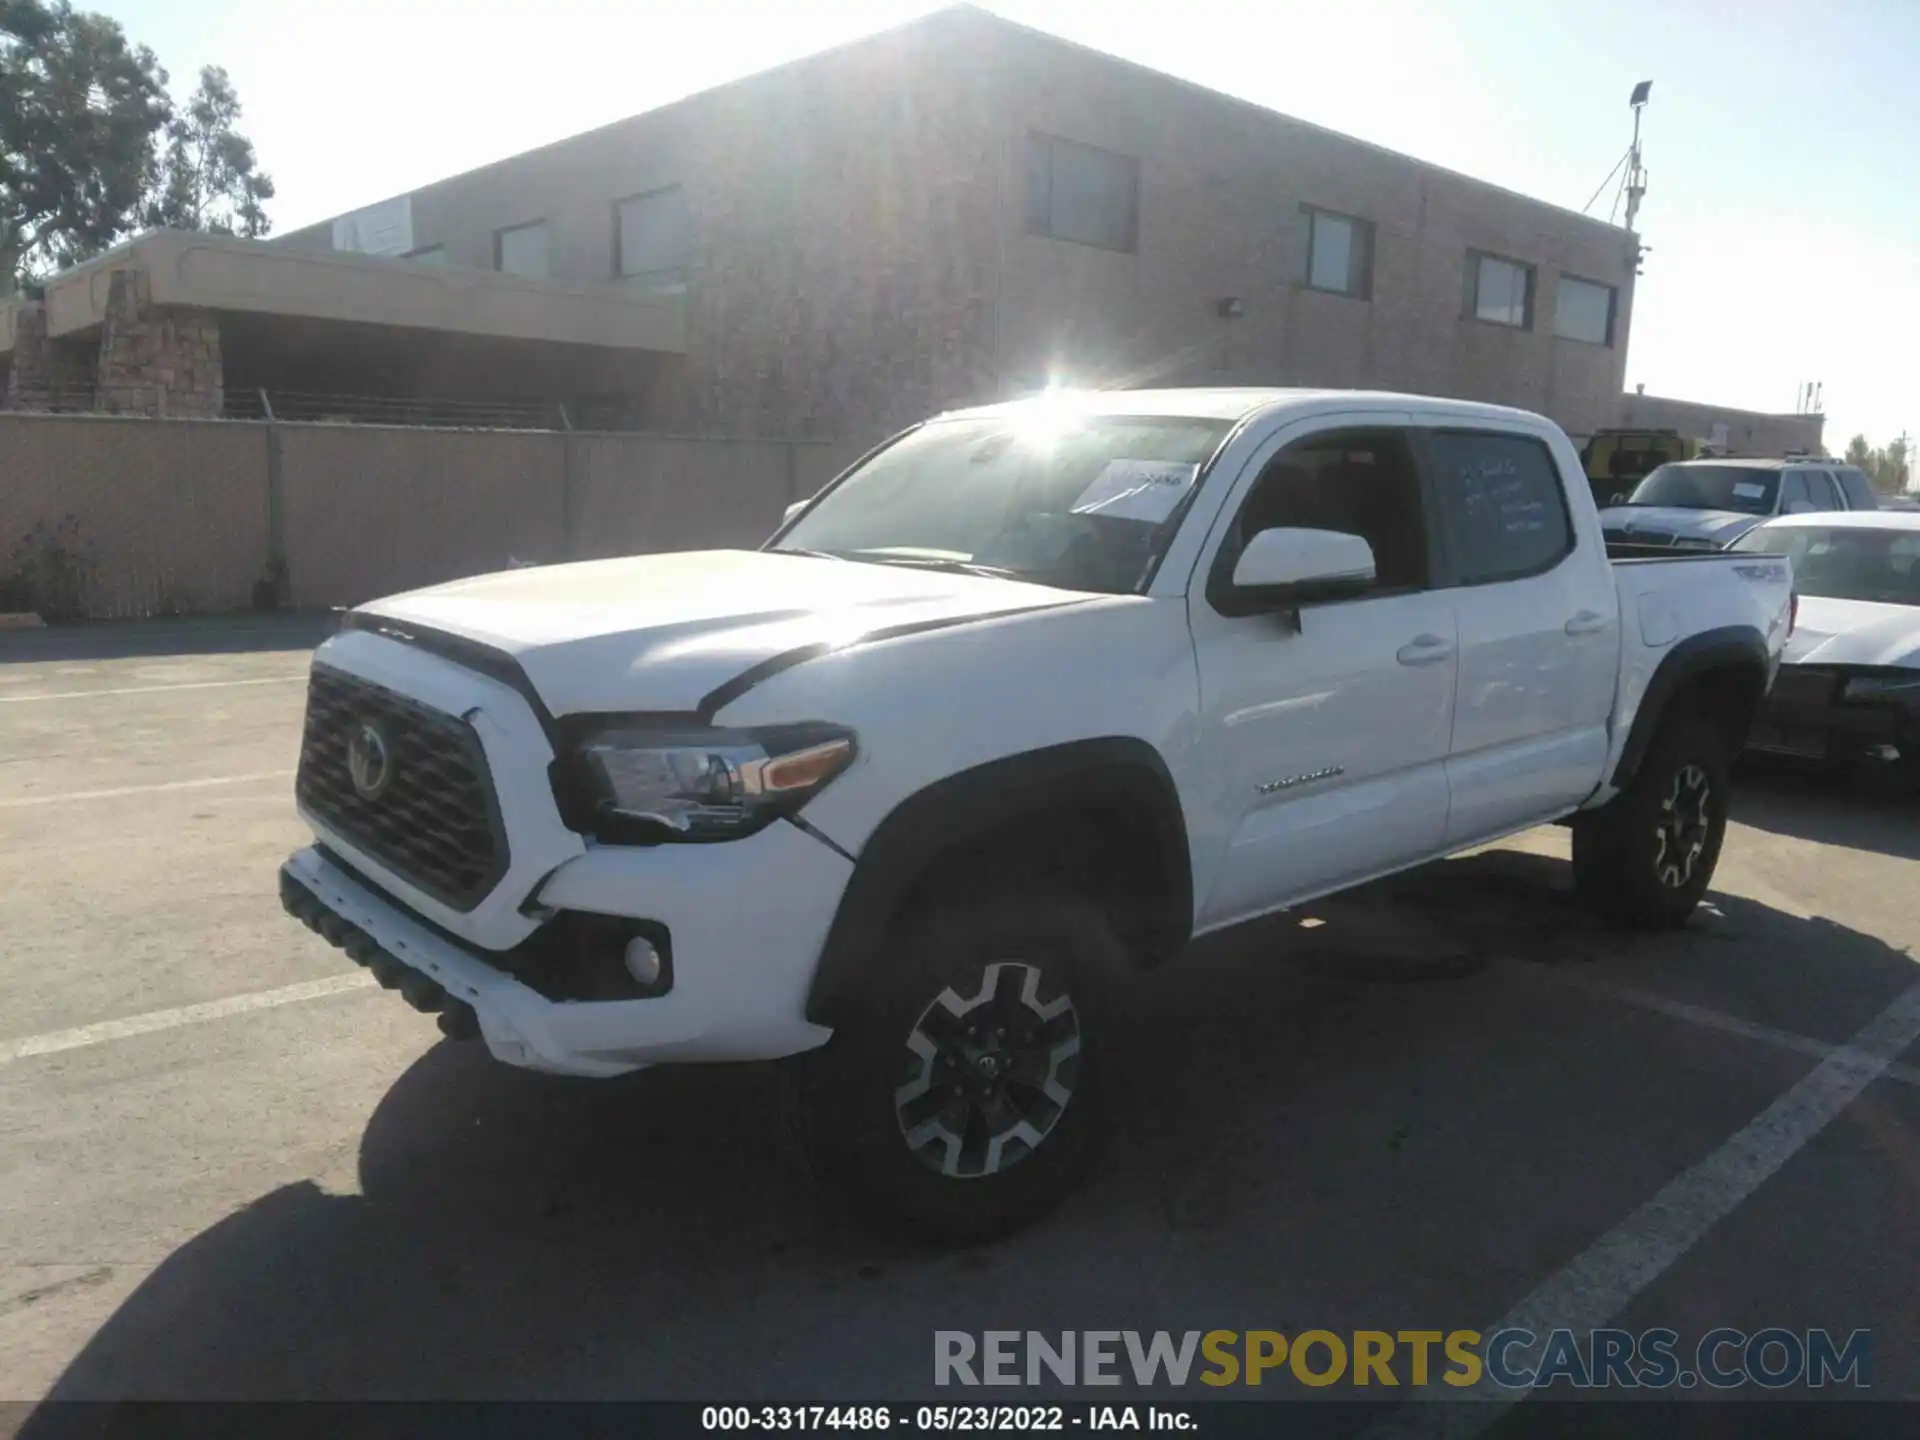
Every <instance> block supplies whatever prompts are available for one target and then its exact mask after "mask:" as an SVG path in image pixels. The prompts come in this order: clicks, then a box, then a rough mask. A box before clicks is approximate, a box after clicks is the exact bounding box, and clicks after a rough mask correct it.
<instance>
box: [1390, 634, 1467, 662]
mask: <svg viewBox="0 0 1920 1440" xmlns="http://www.w3.org/2000/svg"><path fill="white" fill-rule="evenodd" d="M1452 655H1453V642H1452V641H1451V640H1447V639H1444V638H1442V637H1441V636H1439V635H1416V636H1414V637H1413V639H1411V640H1409V641H1408V642H1407V643H1406V644H1405V645H1402V646H1401V647H1400V649H1399V652H1398V654H1397V655H1396V656H1395V658H1396V659H1398V660H1399V662H1400V663H1401V664H1402V665H1434V664H1438V663H1439V662H1440V661H1442V660H1446V659H1449V658H1450V657H1451V656H1452Z"/></svg>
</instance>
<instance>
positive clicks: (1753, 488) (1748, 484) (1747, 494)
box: [1733, 480, 1767, 500]
mask: <svg viewBox="0 0 1920 1440" xmlns="http://www.w3.org/2000/svg"><path fill="white" fill-rule="evenodd" d="M1733 493H1734V494H1736V495H1738V496H1739V497H1740V498H1741V499H1742V500H1758V499H1759V498H1760V497H1761V496H1762V495H1764V494H1766V493H1767V487H1766V486H1764V485H1755V484H1754V483H1753V482H1752V481H1750V480H1736V481H1734V482H1733Z"/></svg>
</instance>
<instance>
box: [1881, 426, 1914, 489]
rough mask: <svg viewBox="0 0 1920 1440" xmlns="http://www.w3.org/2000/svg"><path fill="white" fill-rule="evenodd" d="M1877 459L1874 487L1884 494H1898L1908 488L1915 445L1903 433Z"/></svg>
mask: <svg viewBox="0 0 1920 1440" xmlns="http://www.w3.org/2000/svg"><path fill="white" fill-rule="evenodd" d="M1875 459H1876V460H1877V461H1878V465H1877V467H1876V468H1875V470H1874V472H1873V477H1872V478H1873V488H1874V489H1876V490H1878V491H1879V492H1880V493H1881V494H1882V495H1898V494H1899V493H1900V492H1901V491H1903V490H1905V489H1906V488H1907V480H1908V478H1909V477H1910V475H1911V473H1912V470H1913V446H1912V444H1911V443H1910V442H1909V441H1908V440H1907V437H1906V436H1904V435H1902V436H1901V437H1900V438H1899V439H1898V440H1895V441H1894V442H1893V443H1892V444H1891V445H1889V446H1887V448H1886V449H1884V450H1881V451H1879V452H1878V453H1877V454H1876V456H1875Z"/></svg>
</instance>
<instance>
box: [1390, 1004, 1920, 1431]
mask: <svg viewBox="0 0 1920 1440" xmlns="http://www.w3.org/2000/svg"><path fill="white" fill-rule="evenodd" d="M1916 1040H1920V985H1913V986H1911V987H1909V988H1908V989H1907V990H1905V991H1904V992H1902V993H1901V995H1900V996H1899V997H1898V998H1897V999H1896V1000H1895V1001H1894V1002H1893V1003H1892V1004H1891V1005H1889V1006H1888V1007H1887V1008H1886V1009H1884V1010H1882V1011H1881V1012H1880V1013H1879V1014H1878V1015H1876V1016H1874V1017H1873V1019H1872V1020H1869V1021H1868V1022H1867V1024H1866V1026H1865V1027H1864V1028H1863V1029H1862V1030H1861V1031H1860V1033H1859V1034H1857V1035H1855V1036H1854V1037H1853V1039H1852V1040H1850V1041H1848V1042H1847V1043H1846V1044H1845V1045H1843V1046H1841V1047H1839V1048H1838V1049H1836V1050H1835V1051H1834V1052H1833V1053H1832V1054H1831V1055H1829V1056H1827V1058H1826V1059H1824V1060H1822V1061H1821V1062H1820V1063H1819V1064H1818V1065H1816V1066H1814V1067H1813V1069H1812V1070H1811V1071H1810V1072H1809V1073H1808V1074H1807V1075H1806V1077H1805V1078H1804V1079H1802V1080H1801V1081H1800V1082H1799V1083H1798V1084H1797V1085H1795V1086H1794V1087H1793V1088H1792V1089H1791V1090H1788V1091H1787V1093H1786V1094H1784V1095H1782V1096H1781V1097H1780V1098H1779V1099H1778V1100H1776V1101H1774V1102H1773V1104H1771V1105H1769V1106H1768V1107H1767V1108H1766V1109H1765V1110H1763V1111H1761V1112H1760V1114H1758V1115H1757V1116H1755V1117H1754V1118H1753V1119H1752V1120H1751V1121H1750V1122H1748V1124H1747V1126H1746V1128H1745V1129H1743V1130H1741V1131H1740V1133H1739V1134H1737V1135H1735V1136H1734V1137H1733V1138H1732V1139H1730V1140H1728V1141H1727V1142H1726V1144H1724V1145H1722V1146H1721V1147H1720V1148H1719V1149H1718V1150H1715V1151H1714V1152H1713V1153H1712V1154H1711V1155H1709V1156H1707V1157H1706V1158H1705V1159H1704V1160H1701V1161H1700V1162H1699V1163H1698V1164H1696V1165H1693V1166H1691V1167H1690V1168H1688V1169H1686V1170H1684V1171H1682V1172H1681V1173H1680V1174H1679V1175H1678V1176H1676V1177H1675V1178H1674V1179H1673V1180H1671V1181H1669V1182H1668V1183H1667V1184H1666V1185H1665V1186H1664V1187H1663V1188H1662V1189H1661V1190H1660V1192H1659V1193H1658V1194H1656V1195H1655V1196H1654V1197H1653V1198H1652V1199H1651V1200H1649V1201H1647V1202H1646V1204H1644V1205H1642V1206H1641V1207H1640V1208H1639V1209H1638V1210H1636V1211H1634V1212H1633V1214H1631V1215H1629V1216H1628V1217H1627V1218H1626V1219H1625V1220H1623V1221H1621V1222H1620V1223H1619V1224H1618V1225H1616V1226H1614V1228H1613V1229H1611V1230H1609V1231H1608V1232H1607V1233H1606V1234H1605V1235H1602V1236H1601V1237H1600V1238H1599V1240H1597V1241H1596V1242H1594V1244H1593V1245H1592V1246H1591V1247H1589V1248H1588V1249H1587V1251H1586V1252H1585V1253H1584V1254H1581V1255H1579V1256H1576V1257H1575V1258H1574V1260H1573V1261H1572V1262H1571V1263H1570V1264H1568V1265H1566V1266H1565V1267H1564V1268H1562V1269H1561V1270H1559V1271H1558V1272H1557V1273H1555V1274H1553V1275H1551V1276H1549V1277H1548V1278H1547V1279H1546V1280H1545V1281H1543V1282H1542V1283H1541V1284H1540V1285H1539V1286H1538V1287H1537V1288H1535V1290H1534V1291H1533V1293H1532V1294H1530V1295H1528V1296H1527V1297H1526V1298H1525V1299H1523V1300H1522V1301H1520V1303H1519V1304H1517V1305H1515V1306H1514V1307H1513V1309H1511V1310H1509V1311H1508V1312H1507V1313H1506V1314H1505V1315H1503V1316H1501V1317H1500V1319H1498V1320H1496V1321H1495V1322H1494V1323H1493V1324H1491V1325H1488V1326H1486V1327H1485V1328H1484V1329H1483V1330H1482V1332H1481V1333H1482V1334H1483V1335H1492V1334H1493V1333H1494V1332H1495V1331H1498V1330H1513V1329H1519V1330H1530V1331H1532V1332H1533V1333H1534V1335H1536V1336H1538V1337H1540V1338H1541V1339H1543V1340H1544V1339H1545V1337H1546V1336H1547V1334H1548V1333H1549V1332H1550V1331H1553V1330H1560V1329H1567V1330H1572V1331H1574V1332H1576V1333H1579V1332H1582V1331H1587V1330H1592V1329H1595V1328H1597V1327H1599V1326H1602V1325H1605V1324H1606V1323H1607V1322H1608V1321H1609V1320H1611V1319H1612V1318H1613V1317H1614V1316H1616V1315H1618V1314H1619V1313H1620V1312H1621V1311H1622V1310H1623V1309H1625V1308H1626V1306H1627V1304H1628V1303H1629V1302H1630V1301H1631V1300H1632V1299H1633V1298H1634V1297H1635V1296H1636V1295H1638V1294H1639V1293H1640V1292H1641V1291H1642V1290H1644V1289H1646V1288H1647V1286H1649V1285H1651V1284H1652V1283H1653V1282H1654V1281H1655V1280H1657V1279H1659V1277H1660V1276H1661V1275H1662V1274H1664V1273H1665V1272H1666V1270H1667V1269H1668V1267H1669V1266H1671V1265H1672V1264H1673V1263H1674V1262H1675V1261H1676V1260H1678V1259H1679V1258H1680V1257H1681V1256H1683V1255H1685V1254H1686V1253H1687V1252H1688V1251H1689V1250H1691V1249H1692V1248H1693V1247H1694V1246H1695V1245H1697V1244H1698V1243H1699V1242H1700V1240H1701V1238H1702V1237H1703V1236H1705V1235H1706V1233H1707V1232H1708V1231H1709V1230H1711V1229H1712V1228H1713V1227H1714V1225H1716V1224H1718V1223H1719V1222H1720V1221H1721V1220H1722V1219H1724V1218H1725V1217H1726V1216H1727V1215H1729V1214H1731V1213H1732V1211H1733V1210H1734V1209H1735V1207H1737V1206H1738V1205H1739V1204H1740V1203H1741V1202H1742V1201H1743V1200H1745V1199H1746V1198H1747V1197H1748V1196H1749V1195H1751V1194H1753V1192H1754V1191H1755V1190H1757V1189H1759V1188H1760V1186H1761V1185H1763V1184H1764V1183H1766V1181H1767V1180H1769V1179H1770V1178H1772V1176H1773V1175H1774V1174H1775V1172H1777V1171H1778V1170H1779V1169H1780V1167H1781V1166H1782V1165H1784V1164H1786V1162H1787V1161H1788V1160H1790V1159H1792V1158H1793V1156H1794V1155H1795V1154H1797V1153H1798V1152H1799V1151H1800V1149H1801V1148H1802V1147H1803V1146H1805V1145H1806V1143H1807V1142H1808V1141H1809V1140H1811V1139H1813V1137H1814V1136H1816V1135H1818V1134H1819V1133H1820V1132H1821V1131H1822V1130H1824V1129H1825V1128H1826V1127H1827V1126H1828V1125H1829V1124H1831V1123H1832V1122H1833V1120H1834V1119H1835V1117H1837V1116H1838V1115H1839V1114H1840V1112H1841V1111H1842V1110H1844V1109H1846V1107H1847V1106H1848V1105H1850V1104H1851V1103H1852V1102H1853V1101H1854V1100H1856V1099H1857V1098H1859V1095H1860V1093H1861V1092H1862V1091H1863V1090H1865V1089H1866V1088H1867V1087H1868V1086H1869V1085H1871V1084H1872V1083H1873V1082H1874V1081H1875V1080H1878V1079H1879V1078H1881V1076H1883V1075H1884V1074H1885V1073H1886V1071H1887V1068H1888V1067H1889V1066H1890V1065H1891V1064H1892V1063H1893V1060H1894V1057H1895V1056H1897V1055H1899V1054H1900V1052H1901V1051H1903V1050H1905V1049H1906V1048H1907V1047H1908V1046H1909V1045H1911V1044H1913V1043H1914V1042H1915V1041H1916ZM1514 1351H1516V1352H1520V1353H1525V1351H1524V1348H1523V1347H1520V1346H1515V1347H1514ZM1526 1395H1527V1392H1526V1391H1524V1390H1520V1391H1515V1390H1508V1389H1505V1388H1503V1387H1502V1386H1499V1385H1496V1384H1495V1383H1494V1382H1493V1381H1492V1380H1491V1379H1489V1378H1488V1377H1487V1376H1486V1375H1485V1374H1484V1373H1483V1374H1482V1376H1481V1378H1480V1381H1479V1383H1478V1384H1477V1385H1473V1386H1469V1387H1466V1388H1463V1389H1461V1390H1457V1391H1455V1392H1454V1393H1453V1394H1452V1395H1450V1396H1447V1397H1445V1398H1446V1399H1448V1400H1460V1401H1467V1402H1474V1401H1477V1402H1479V1403H1465V1404H1458V1405H1454V1404H1441V1405H1437V1406H1432V1407H1428V1408H1422V1409H1418V1410H1413V1409H1408V1410H1403V1411H1400V1412H1398V1413H1396V1414H1392V1415H1389V1416H1387V1417H1386V1418H1385V1419H1383V1420H1382V1421H1381V1422H1380V1423H1379V1424H1378V1425H1376V1426H1374V1427H1372V1428H1371V1429H1370V1430H1369V1431H1368V1432H1367V1433H1368V1434H1369V1435H1371V1436H1388V1435H1392V1436H1422V1437H1427V1436H1435V1437H1441V1436H1444V1437H1448V1440H1465V1437H1468V1436H1472V1435H1478V1434H1479V1433H1480V1432H1481V1431H1483V1430H1485V1429H1486V1428H1487V1427H1488V1426H1490V1425H1492V1424H1493V1422H1494V1421H1495V1420H1497V1419H1498V1418H1499V1417H1500V1416H1501V1415H1502V1414H1503V1413H1505V1412H1506V1411H1507V1410H1508V1409H1509V1408H1511V1407H1512V1406H1514V1405H1517V1404H1518V1403H1519V1402H1520V1401H1522V1400H1524V1399H1525V1398H1526Z"/></svg>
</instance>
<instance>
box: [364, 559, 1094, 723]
mask: <svg viewBox="0 0 1920 1440" xmlns="http://www.w3.org/2000/svg"><path fill="white" fill-rule="evenodd" d="M1087 598H1089V597H1088V596H1087V595H1085V594H1083V593H1082V592H1079V591H1071V590H1057V589H1054V588H1052V587H1050V586H1045V585H1034V584H1029V583H1027V582H1025V581H1020V580H1005V579H996V578H991V577H985V576H974V575H966V574H952V573H948V572H945V571H939V570H926V569H919V568H913V567H908V566H900V565H883V564H868V563H864V562H859V561H850V560H834V559H826V558H816V557H813V556H807V555H790V554H783V553H780V552H778V551H760V550H708V551H698V552H692V553H682V554H670V555H639V556H632V557H628V558H623V559H617V560H592V561H585V562H582V563H579V564H573V565H549V566H539V567H534V568H529V569H522V570H508V571H503V572H501V573H499V574H494V575H480V576H476V577H474V578H472V579H468V580H456V581H453V582H451V583H449V584H445V585H435V586H433V587H431V588H429V589H425V590H413V591H409V592H407V593H406V594H403V595H395V596H390V597H389V598H387V599H384V600H377V601H374V602H372V603H370V604H367V605H363V606H361V607H360V608H359V609H358V610H357V611H356V612H355V614H356V616H357V617H358V623H363V624H364V623H366V622H367V621H369V620H376V619H377V620H378V621H382V622H389V623H390V624H391V625H392V627H393V628H394V629H395V630H398V631H400V632H406V631H407V630H408V627H410V626H411V627H415V628H416V629H418V630H423V631H434V632H439V633H440V634H443V635H453V636H457V637H459V638H460V639H463V640H468V641H473V642H476V643H478V644H480V645H484V646H486V647H488V648H490V649H492V650H496V651H499V652H502V653H504V654H506V655H509V656H511V657H513V659H514V660H515V661H517V662H518V664H519V666H520V668H521V669H522V670H523V671H524V672H525V674H526V676H527V678H528V680H530V681H531V682H532V684H533V687H534V689H535V690H537V691H538V692H539V694H540V698H541V699H542V700H543V701H544V702H545V703H546V706H547V708H548V709H549V710H550V711H552V712H553V713H554V714H555V715H568V714H575V713H580V712H589V711H609V710H624V711H642V710H645V711H680V712H687V711H694V710H700V709H702V708H708V709H711V708H717V705H716V697H717V700H718V703H724V699H725V696H726V693H727V687H729V686H730V685H733V683H734V682H736V681H739V680H740V679H741V678H742V677H743V676H746V675H747V672H750V671H752V670H753V669H754V667H756V666H763V665H766V664H768V663H769V662H775V661H777V660H779V659H780V658H781V657H788V658H793V659H800V658H804V656H805V655H806V654H811V653H817V652H818V651H819V650H823V649H825V648H837V647H842V646H845V645H849V644H856V643H860V642H862V641H863V640H865V641H871V640H874V639H879V638H886V637H888V636H891V635H896V634H916V633H924V632H926V631H930V630H934V629H940V628H945V627H947V626H951V625H956V624H965V623H967V622H969V621H972V620H978V619H983V618H986V617H988V616H993V615H1004V614H1013V613H1018V612H1021V611H1031V610H1040V609H1045V608H1048V607H1050V606H1057V605H1066V604H1072V603H1074V602H1076V601H1081V600H1085V599H1087ZM736 688H737V687H736Z"/></svg>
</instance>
